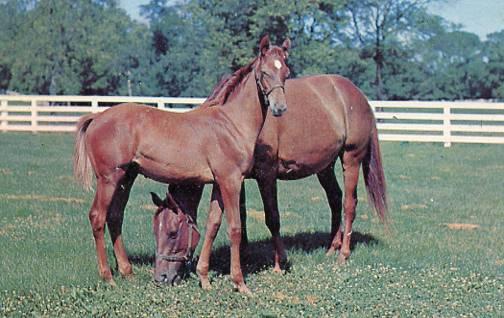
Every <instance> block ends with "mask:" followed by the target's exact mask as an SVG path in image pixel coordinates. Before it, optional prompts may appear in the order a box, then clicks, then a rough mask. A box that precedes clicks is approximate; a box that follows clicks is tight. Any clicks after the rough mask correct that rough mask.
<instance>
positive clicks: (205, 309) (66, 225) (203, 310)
mask: <svg viewBox="0 0 504 318" xmlns="http://www.w3.org/2000/svg"><path fill="white" fill-rule="evenodd" d="M72 147H73V137H72V136H71V135H68V134H61V135H59V134H38V135H32V134H21V133H20V134H15V133H3V134H0V259H1V261H0V316H44V317H59V316H79V317H82V316H88V317H114V316H116V317H140V316H145V317H199V316H205V317H206V316H207V317H228V316H229V317H337V316H339V317H372V316H376V317H384V316H400V317H420V316H426V317H433V316H436V317H454V316H464V317H471V316H473V317H499V316H500V317H502V315H503V314H502V313H503V312H504V305H503V299H504V229H503V225H504V200H503V199H502V197H503V194H502V193H503V189H504V188H503V179H504V163H503V161H502V158H504V146H502V145H498V146H497V145H454V146H453V147H451V148H447V149H445V148H443V147H442V145H438V144H411V143H383V144H382V153H383V156H384V166H385V171H386V176H387V181H388V190H389V199H390V200H389V201H390V215H391V219H392V227H391V230H390V231H389V232H386V231H385V230H384V228H383V226H382V225H381V224H380V223H379V222H378V220H377V218H376V216H374V215H373V214H372V213H371V210H370V208H369V207H368V206H367V203H366V195H365V191H364V187H363V184H362V182H361V184H360V185H359V200H360V201H359V202H360V203H359V205H358V209H357V217H356V220H355V222H354V235H353V237H352V238H353V254H352V256H351V259H350V261H349V262H348V264H347V265H345V266H338V265H337V264H336V258H335V257H325V256H324V250H325V245H326V243H327V241H328V231H329V229H330V224H329V223H330V219H329V208H328V206H327V202H326V200H325V197H324V193H323V191H322V189H321V187H320V186H319V185H318V183H317V181H316V178H313V177H312V178H307V179H305V180H301V181H289V182H281V183H280V186H279V200H280V207H281V221H282V230H281V232H282V235H283V237H284V238H285V241H286V246H287V251H288V255H289V259H290V264H291V266H290V269H289V271H288V272H286V273H285V274H283V275H276V274H274V273H273V272H272V252H271V247H270V243H269V237H270V235H269V232H268V230H267V228H266V226H265V225H264V217H263V213H262V209H263V208H262V205H261V202H260V199H259V194H258V190H257V187H256V186H255V184H254V182H252V181H250V182H248V183H247V199H248V202H247V204H248V210H249V214H248V232H249V239H250V241H251V243H250V246H249V249H248V250H247V252H246V254H245V255H244V256H243V261H242V264H243V266H244V272H245V275H246V280H247V284H248V286H249V287H250V288H251V289H252V291H253V292H254V297H251V298H247V297H244V296H242V295H240V294H238V293H236V292H234V291H233V290H232V285H231V283H230V280H229V276H228V273H229V269H228V268H229V251H228V245H227V244H228V241H227V238H226V234H225V228H222V229H221V231H220V234H219V237H218V239H217V241H216V245H215V246H214V252H213V254H212V260H213V262H212V265H211V270H212V272H211V278H212V283H213V290H212V291H209V292H205V291H203V290H201V289H200V288H199V285H198V280H197V278H196V277H195V276H194V275H192V276H191V277H190V278H188V279H187V280H186V281H185V282H184V283H183V284H182V285H180V286H178V287H172V288H160V287H157V286H156V285H154V284H153V283H152V277H151V272H150V270H151V268H152V266H153V265H152V260H153V255H154V239H153V235H152V231H151V217H152V212H153V207H152V205H151V203H150V196H149V195H148V192H149V191H156V192H157V193H159V194H162V193H163V192H164V190H165V186H164V185H162V184H158V183H155V182H152V181H150V180H147V179H144V178H143V177H139V178H138V179H137V182H136V184H135V186H134V187H133V191H132V195H131V199H130V201H129V204H128V206H127V208H126V215H125V224H124V231H123V232H124V239H125V244H126V247H127V249H128V252H129V255H130V257H131V260H132V262H133V265H134V270H135V273H136V275H135V276H134V277H132V278H129V279H122V278H120V277H119V276H117V277H116V282H117V287H115V288H113V287H110V286H108V285H106V284H104V283H102V282H101V281H100V280H99V278H98V274H97V265H96V256H95V251H94V241H93V239H92V235H91V228H90V226H89V222H88V219H87V212H88V209H89V207H90V204H91V200H92V197H93V193H90V192H84V191H83V190H82V189H81V187H80V186H79V185H77V184H75V183H74V181H73V178H72V175H71V174H72V172H71V171H72V163H71V156H72ZM337 174H338V177H339V178H340V177H341V173H340V171H339V168H338V169H337ZM207 208H208V189H207V190H206V192H205V197H204V199H203V201H202V204H201V208H200V213H199V220H198V221H199V224H200V229H201V230H202V231H203V230H204V226H203V225H204V224H205V221H206V215H207V213H206V212H207ZM108 250H109V252H110V253H109V260H110V261H111V263H112V264H115V261H114V259H113V256H112V254H111V250H112V249H111V246H110V244H109V245H108ZM197 254H198V251H197Z"/></svg>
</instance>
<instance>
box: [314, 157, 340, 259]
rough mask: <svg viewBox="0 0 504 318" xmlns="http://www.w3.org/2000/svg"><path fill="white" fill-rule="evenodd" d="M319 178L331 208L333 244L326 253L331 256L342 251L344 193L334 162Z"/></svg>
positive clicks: (318, 175) (321, 172) (319, 174)
mask: <svg viewBox="0 0 504 318" xmlns="http://www.w3.org/2000/svg"><path fill="white" fill-rule="evenodd" d="M317 177H318V180H319V182H320V185H321V186H322V187H323V188H324V191H325V193H326V196H327V201H328V202H329V207H330V208H331V243H330V245H329V248H328V249H327V253H326V255H328V256H329V255H332V254H334V253H335V252H336V251H337V250H339V249H340V247H341V244H342V240H343V238H342V233H341V207H342V204H341V199H342V192H341V188H340V187H339V185H338V181H337V179H336V175H335V174H334V162H333V163H331V164H330V165H329V166H328V167H327V168H325V169H324V170H322V171H320V172H319V173H317Z"/></svg>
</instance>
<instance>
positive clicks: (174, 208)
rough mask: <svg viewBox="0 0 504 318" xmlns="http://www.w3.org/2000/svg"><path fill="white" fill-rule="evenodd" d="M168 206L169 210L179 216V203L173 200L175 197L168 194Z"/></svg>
mask: <svg viewBox="0 0 504 318" xmlns="http://www.w3.org/2000/svg"><path fill="white" fill-rule="evenodd" d="M166 205H167V207H168V208H169V209H171V210H172V211H173V212H175V214H178V212H179V207H178V204H177V201H175V199H174V198H173V196H172V195H171V194H170V193H169V192H166Z"/></svg>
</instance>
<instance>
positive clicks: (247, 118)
mask: <svg viewBox="0 0 504 318" xmlns="http://www.w3.org/2000/svg"><path fill="white" fill-rule="evenodd" d="M242 85H243V86H242V87H241V88H240V91H239V92H237V94H236V95H235V96H233V97H232V99H231V100H230V101H229V102H227V103H225V104H224V105H222V106H221V107H220V109H221V111H222V112H223V114H225V116H226V117H227V118H228V119H229V121H230V122H231V123H232V124H233V126H235V127H237V129H238V130H239V132H240V134H241V135H242V137H245V138H246V139H247V141H249V140H250V141H251V142H253V143H254V144H255V142H256V140H257V137H258V136H259V132H260V131H261V128H262V126H263V124H264V119H265V118H264V117H265V116H264V115H265V114H264V112H263V110H262V106H261V103H260V101H259V96H258V92H257V84H256V81H255V78H254V74H253V73H250V74H249V75H247V78H246V79H245V80H244V83H243V84H242Z"/></svg>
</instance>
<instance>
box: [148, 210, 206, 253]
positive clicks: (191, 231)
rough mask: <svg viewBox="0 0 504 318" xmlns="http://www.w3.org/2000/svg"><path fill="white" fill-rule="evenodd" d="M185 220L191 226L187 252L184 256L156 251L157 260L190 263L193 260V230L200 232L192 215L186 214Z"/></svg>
mask: <svg viewBox="0 0 504 318" xmlns="http://www.w3.org/2000/svg"><path fill="white" fill-rule="evenodd" d="M185 217H186V219H185V222H186V224H187V226H188V227H189V231H188V232H189V238H188V243H187V249H186V252H185V254H184V255H183V256H178V255H165V254H160V253H157V252H156V260H163V261H168V262H184V263H189V262H191V261H192V256H193V251H192V250H191V248H192V239H193V238H192V237H193V232H196V233H198V234H199V231H198V227H197V226H196V224H195V223H194V221H193V219H192V217H191V216H190V215H188V214H185Z"/></svg>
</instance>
